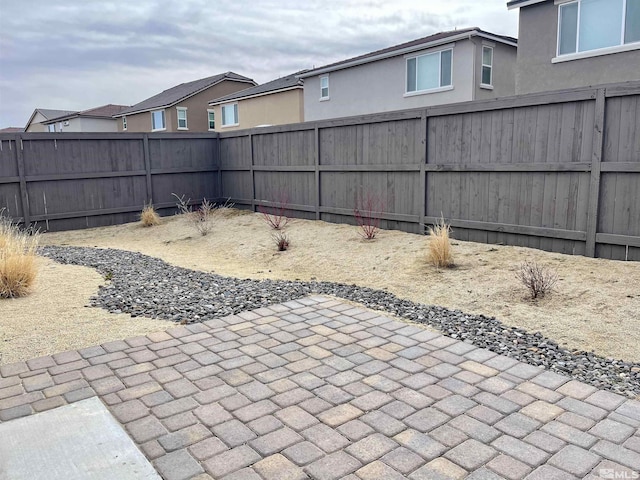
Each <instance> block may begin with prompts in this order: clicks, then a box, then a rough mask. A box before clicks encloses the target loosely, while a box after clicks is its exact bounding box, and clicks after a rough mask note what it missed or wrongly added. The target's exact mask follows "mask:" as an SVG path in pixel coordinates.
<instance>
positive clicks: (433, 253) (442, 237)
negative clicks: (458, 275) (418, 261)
mask: <svg viewBox="0 0 640 480" xmlns="http://www.w3.org/2000/svg"><path fill="white" fill-rule="evenodd" d="M450 232H451V225H449V224H448V223H446V222H445V221H444V218H443V217H441V218H440V220H439V221H438V223H436V224H435V225H434V226H433V227H429V252H428V254H427V257H428V259H429V262H430V263H432V264H433V265H434V266H435V267H436V268H449V267H451V266H452V265H453V253H452V251H451V239H450V238H449V233H450Z"/></svg>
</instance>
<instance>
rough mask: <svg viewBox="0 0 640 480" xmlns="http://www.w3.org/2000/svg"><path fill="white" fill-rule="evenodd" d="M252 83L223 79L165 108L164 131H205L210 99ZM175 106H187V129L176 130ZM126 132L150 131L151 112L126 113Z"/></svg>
mask: <svg viewBox="0 0 640 480" xmlns="http://www.w3.org/2000/svg"><path fill="white" fill-rule="evenodd" d="M251 86H252V85H251V84H249V83H244V82H234V81H230V80H225V81H223V82H220V83H218V84H216V85H214V86H213V87H210V88H208V89H207V90H204V91H202V92H200V93H198V94H197V95H194V96H193V97H190V98H188V99H186V100H184V101H183V102H180V103H178V104H177V105H173V106H171V107H167V108H166V109H165V123H166V130H165V131H166V132H184V131H188V132H207V131H209V123H208V117H207V108H209V107H208V104H209V102H210V101H211V100H214V99H216V98H219V97H224V96H225V95H229V94H230V93H234V92H237V91H238V90H244V89H245V88H249V87H251ZM176 107H186V108H187V128H188V130H178V113H177V110H176ZM118 131H119V132H121V131H122V118H119V119H118ZM127 132H151V112H142V113H137V114H135V115H127Z"/></svg>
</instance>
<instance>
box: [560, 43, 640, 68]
mask: <svg viewBox="0 0 640 480" xmlns="http://www.w3.org/2000/svg"><path fill="white" fill-rule="evenodd" d="M632 50H640V42H635V43H626V44H624V45H618V46H615V47H607V48H599V49H597V50H589V51H588V52H580V53H566V54H564V55H558V56H557V57H554V58H552V59H551V63H562V62H571V61H573V60H580V59H582V58H590V57H600V56H602V55H611V54H613V53H620V52H630V51H632Z"/></svg>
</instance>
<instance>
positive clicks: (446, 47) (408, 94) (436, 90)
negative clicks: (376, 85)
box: [403, 44, 455, 97]
mask: <svg viewBox="0 0 640 480" xmlns="http://www.w3.org/2000/svg"><path fill="white" fill-rule="evenodd" d="M454 46H455V44H451V45H444V46H443V47H444V48H443V47H440V48H439V49H438V50H434V51H431V52H420V53H417V54H416V53H412V54H410V55H405V56H404V95H403V97H415V96H416V95H428V94H430V93H441V92H448V91H449V90H453V88H454V87H453V73H454V70H453V47H454ZM447 50H451V85H446V86H444V87H436V88H429V89H427V90H416V91H415V92H407V72H408V70H409V69H408V68H407V62H408V61H409V60H410V59H412V58H418V57H424V56H425V55H434V54H436V53H440V54H442V52H445V51H447ZM416 62H417V60H416ZM416 68H417V66H416ZM438 78H440V79H442V58H440V64H439V65H438ZM416 87H417V84H416Z"/></svg>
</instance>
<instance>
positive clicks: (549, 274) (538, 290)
mask: <svg viewBox="0 0 640 480" xmlns="http://www.w3.org/2000/svg"><path fill="white" fill-rule="evenodd" d="M516 278H517V279H518V280H520V282H522V284H523V285H524V286H525V287H527V289H529V293H530V294H531V298H538V297H543V296H544V295H545V294H546V293H549V292H551V291H552V290H553V287H554V286H555V284H556V282H557V281H558V275H557V274H556V273H555V272H554V271H553V270H550V269H548V268H546V267H544V266H541V265H538V264H537V263H536V262H535V261H533V262H529V261H526V262H524V263H522V264H521V265H520V269H519V270H518V271H517V272H516Z"/></svg>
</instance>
